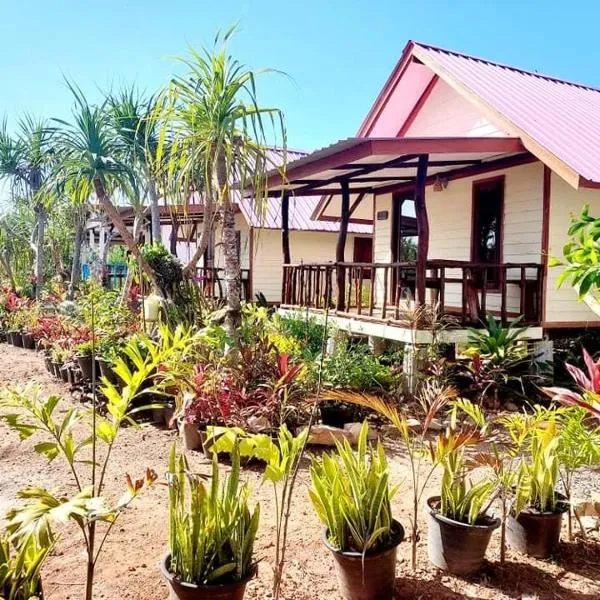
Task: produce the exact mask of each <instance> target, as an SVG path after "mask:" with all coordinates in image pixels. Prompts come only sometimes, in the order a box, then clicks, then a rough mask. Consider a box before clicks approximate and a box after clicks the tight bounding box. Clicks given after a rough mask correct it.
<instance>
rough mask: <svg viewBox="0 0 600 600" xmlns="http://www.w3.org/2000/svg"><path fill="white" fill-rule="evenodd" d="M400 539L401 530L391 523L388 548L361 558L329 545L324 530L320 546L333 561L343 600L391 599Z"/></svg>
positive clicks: (402, 536)
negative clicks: (326, 550) (323, 545)
mask: <svg viewBox="0 0 600 600" xmlns="http://www.w3.org/2000/svg"><path fill="white" fill-rule="evenodd" d="M403 539H404V528H403V527H402V525H400V523H398V521H395V520H394V521H393V525H392V541H391V544H390V547H389V548H386V549H385V550H380V551H378V552H374V553H367V554H365V556H364V557H363V555H362V554H361V553H360V552H342V551H341V550H338V549H337V548H335V547H334V546H332V545H331V544H330V543H329V540H328V539H327V530H325V531H324V532H323V543H324V544H325V546H327V548H328V549H329V550H330V552H331V554H332V555H333V559H334V561H335V572H336V575H337V580H338V585H339V589H340V593H341V595H342V597H343V598H344V599H345V600H391V598H393V597H394V586H395V583H396V554H397V550H398V545H399V544H400V542H401V541H402V540H403Z"/></svg>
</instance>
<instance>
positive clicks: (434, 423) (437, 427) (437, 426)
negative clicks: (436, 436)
mask: <svg viewBox="0 0 600 600" xmlns="http://www.w3.org/2000/svg"><path fill="white" fill-rule="evenodd" d="M444 429H446V426H445V425H444V423H442V422H441V421H440V420H439V419H431V423H429V430H430V431H443V430H444Z"/></svg>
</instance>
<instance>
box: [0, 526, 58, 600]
mask: <svg viewBox="0 0 600 600" xmlns="http://www.w3.org/2000/svg"><path fill="white" fill-rule="evenodd" d="M52 548H53V542H52V541H50V542H49V543H47V544H44V545H42V544H40V543H39V542H38V541H37V540H36V539H35V538H33V537H28V538H25V539H24V540H17V543H16V544H15V542H14V540H13V539H11V536H10V535H8V534H5V535H4V536H3V537H2V538H0V598H2V600H40V599H41V596H40V592H41V581H40V571H41V569H42V566H43V564H44V561H45V560H46V558H47V556H48V554H49V552H50V551H51V550H52Z"/></svg>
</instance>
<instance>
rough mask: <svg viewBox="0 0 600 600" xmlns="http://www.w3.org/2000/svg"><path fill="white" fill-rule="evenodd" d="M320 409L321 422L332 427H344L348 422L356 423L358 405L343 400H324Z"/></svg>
mask: <svg viewBox="0 0 600 600" xmlns="http://www.w3.org/2000/svg"><path fill="white" fill-rule="evenodd" d="M319 410H320V411H321V422H322V423H323V425H329V426H330V427H338V428H339V429H343V428H344V425H346V423H354V422H355V420H356V415H357V411H356V407H355V406H349V405H347V404H344V403H342V402H322V403H321V404H320V405H319Z"/></svg>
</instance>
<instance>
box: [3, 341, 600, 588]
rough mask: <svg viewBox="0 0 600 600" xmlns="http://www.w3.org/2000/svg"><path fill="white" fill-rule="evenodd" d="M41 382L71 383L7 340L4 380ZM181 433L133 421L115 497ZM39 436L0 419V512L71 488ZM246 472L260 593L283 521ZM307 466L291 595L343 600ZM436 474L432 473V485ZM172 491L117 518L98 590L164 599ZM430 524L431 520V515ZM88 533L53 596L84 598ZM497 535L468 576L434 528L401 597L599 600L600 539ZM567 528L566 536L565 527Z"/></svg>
mask: <svg viewBox="0 0 600 600" xmlns="http://www.w3.org/2000/svg"><path fill="white" fill-rule="evenodd" d="M25 383H37V384H39V385H40V386H41V387H42V389H43V391H44V393H46V394H50V393H59V394H61V395H63V396H65V397H67V398H68V397H69V392H68V388H67V386H66V385H63V384H61V383H57V381H56V380H55V379H53V378H51V377H50V376H49V375H48V374H47V373H46V371H45V369H44V366H43V363H42V361H41V359H40V358H39V357H38V356H37V355H36V354H34V353H33V352H30V351H26V350H21V349H18V348H13V347H12V346H7V345H6V344H0V386H6V385H22V384H25ZM176 440H177V437H176V435H175V433H174V432H171V431H165V430H160V429H156V428H154V427H153V426H149V425H146V426H142V428H141V429H138V430H134V429H126V430H124V431H123V432H122V433H121V437H120V442H119V444H118V447H117V448H116V450H115V453H114V460H113V461H112V463H111V464H112V468H111V470H110V472H109V478H108V482H109V483H108V484H109V492H110V493H114V495H115V496H118V495H120V493H121V492H122V490H123V477H124V474H125V473H126V472H128V473H131V474H132V476H135V475H137V476H140V475H141V474H142V473H143V472H144V470H145V469H146V467H150V468H153V469H155V470H156V472H157V473H159V474H160V475H163V474H164V472H165V468H166V461H167V453H168V450H169V446H170V444H171V443H172V442H173V441H176ZM32 444H33V441H32V440H28V441H27V442H20V441H19V438H18V436H17V435H15V434H14V433H13V432H11V431H9V430H8V429H7V428H6V426H5V425H3V424H0V512H1V513H4V512H5V511H6V509H7V508H8V507H9V506H11V505H12V504H14V502H15V495H16V492H17V491H18V490H19V489H20V488H22V487H24V486H26V485H31V484H35V485H41V486H47V487H49V488H50V489H52V490H59V491H62V492H64V493H70V491H72V488H71V487H70V481H69V479H68V476H67V473H66V470H65V469H64V467H63V464H62V463H61V462H60V460H58V459H57V460H56V461H54V462H53V463H51V464H47V462H46V461H45V460H43V459H41V458H39V457H38V456H37V455H36V454H35V453H34V452H33V451H32V450H31V446H32ZM192 454H193V455H192V457H191V460H192V464H193V467H194V468H195V469H196V470H197V471H201V472H208V464H207V462H206V461H205V460H204V459H203V457H202V456H201V455H200V454H198V453H192ZM389 456H390V463H391V465H392V479H393V481H396V482H398V481H403V480H404V481H407V482H408V479H407V475H408V470H407V467H406V460H405V457H403V456H402V453H401V451H400V448H399V447H398V446H396V445H394V444H393V443H390V445H389ZM244 476H245V477H246V478H247V479H248V481H249V482H250V483H251V485H252V487H253V489H254V492H255V493H254V495H255V497H256V499H257V500H259V501H260V502H261V504H262V511H261V519H262V521H261V526H260V534H259V538H258V544H257V555H258V556H259V557H261V559H262V561H261V564H260V567H259V576H258V578H257V579H256V580H254V581H252V582H251V583H250V584H249V586H248V593H247V595H246V597H247V598H249V599H251V600H257V599H261V600H262V599H264V598H269V597H270V592H269V590H270V586H271V579H272V577H271V575H272V573H271V564H272V560H273V554H274V548H273V539H274V537H273V533H274V520H273V518H272V514H273V502H272V496H271V490H270V488H269V487H267V486H264V487H260V485H259V482H260V474H259V473H256V472H253V471H246V472H245V474H244ZM306 486H307V470H306V468H303V469H302V470H301V472H300V477H299V485H298V492H297V495H296V501H295V504H294V506H293V512H292V520H291V524H290V545H289V548H288V557H289V561H288V565H287V569H286V575H285V586H284V597H285V598H286V599H288V600H292V599H293V600H316V599H319V600H334V599H336V600H337V599H338V598H339V595H338V594H337V585H336V581H335V575H334V573H333V566H332V561H331V557H330V556H328V553H327V551H326V550H325V548H324V547H323V545H322V544H321V541H320V536H321V528H320V526H319V523H318V522H317V520H316V518H315V516H314V514H313V511H312V507H311V506H310V504H309V502H308V499H307V495H306ZM433 491H435V482H432V492H433ZM410 496H411V494H410V490H409V489H408V484H407V487H406V488H403V489H401V491H400V493H399V494H398V496H397V497H396V499H395V501H394V506H393V508H394V516H395V517H396V518H397V519H398V520H400V521H401V522H402V523H403V524H404V525H405V527H406V528H407V529H408V522H409V520H408V516H409V507H410ZM166 520H167V495H166V490H165V489H164V488H163V487H162V486H157V487H156V488H154V489H152V490H150V491H149V492H148V493H146V494H144V495H143V497H142V498H140V499H139V501H137V502H135V503H134V504H133V506H132V508H131V509H130V510H128V511H127V512H126V514H124V515H123V516H122V517H121V520H120V522H119V524H118V527H117V528H115V531H114V533H113V534H112V535H111V537H110V538H109V541H108V543H107V544H106V551H105V553H104V555H103V556H102V558H101V559H100V562H99V565H98V572H97V587H96V594H95V598H97V599H101V598H102V599H105V600H122V599H124V598H133V599H136V600H163V599H164V598H166V597H167V591H166V587H165V586H164V584H163V583H162V581H161V578H160V575H159V571H158V566H157V565H158V561H159V559H160V557H161V555H162V554H163V553H164V551H165V547H166V539H167V521H166ZM423 525H424V523H423ZM78 535H79V533H78V531H76V530H75V529H73V528H70V527H68V528H66V529H65V530H64V532H63V534H62V536H61V539H60V541H59V544H58V547H57V549H56V551H55V553H54V555H53V556H52V557H51V559H50V560H49V563H48V566H47V568H46V571H45V573H44V586H45V592H46V600H69V599H73V600H81V599H82V597H83V585H82V582H83V580H84V571H83V565H84V554H83V546H82V545H81V540H80V538H79V537H78ZM498 537H499V536H498V535H497V534H496V535H495V536H494V539H493V542H492V544H491V546H490V550H489V552H488V558H489V560H490V563H488V564H487V565H486V567H485V568H484V569H483V571H482V572H481V573H479V574H478V575H477V576H476V577H474V578H472V579H469V580H465V579H459V578H455V577H451V576H447V575H444V574H442V573H439V572H437V571H436V570H435V569H434V568H432V567H430V566H429V565H428V564H427V544H426V537H425V535H424V536H423V539H422V540H421V541H420V542H419V562H420V569H419V570H418V572H417V573H415V574H413V573H412V572H411V570H410V566H409V562H410V544H409V543H408V542H404V543H403V544H401V546H400V549H399V562H398V567H397V577H398V579H397V589H396V598H397V599H400V598H407V599H414V600H417V599H422V600H428V599H431V600H450V599H461V598H481V599H494V600H507V599H509V598H528V599H538V600H546V599H548V600H550V599H557V600H558V599H561V600H596V599H598V598H600V544H599V542H598V539H597V538H596V539H595V540H593V541H591V542H589V543H587V544H581V543H579V544H577V543H564V544H562V546H561V550H560V553H559V554H558V556H557V557H556V558H555V560H554V561H538V560H533V559H525V558H524V557H522V556H518V555H515V554H512V553H511V552H510V551H509V553H508V563H507V564H506V566H505V567H504V569H503V570H501V569H500V568H499V566H498V565H497V563H496V562H495V561H497V559H498ZM563 537H565V536H563Z"/></svg>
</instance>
